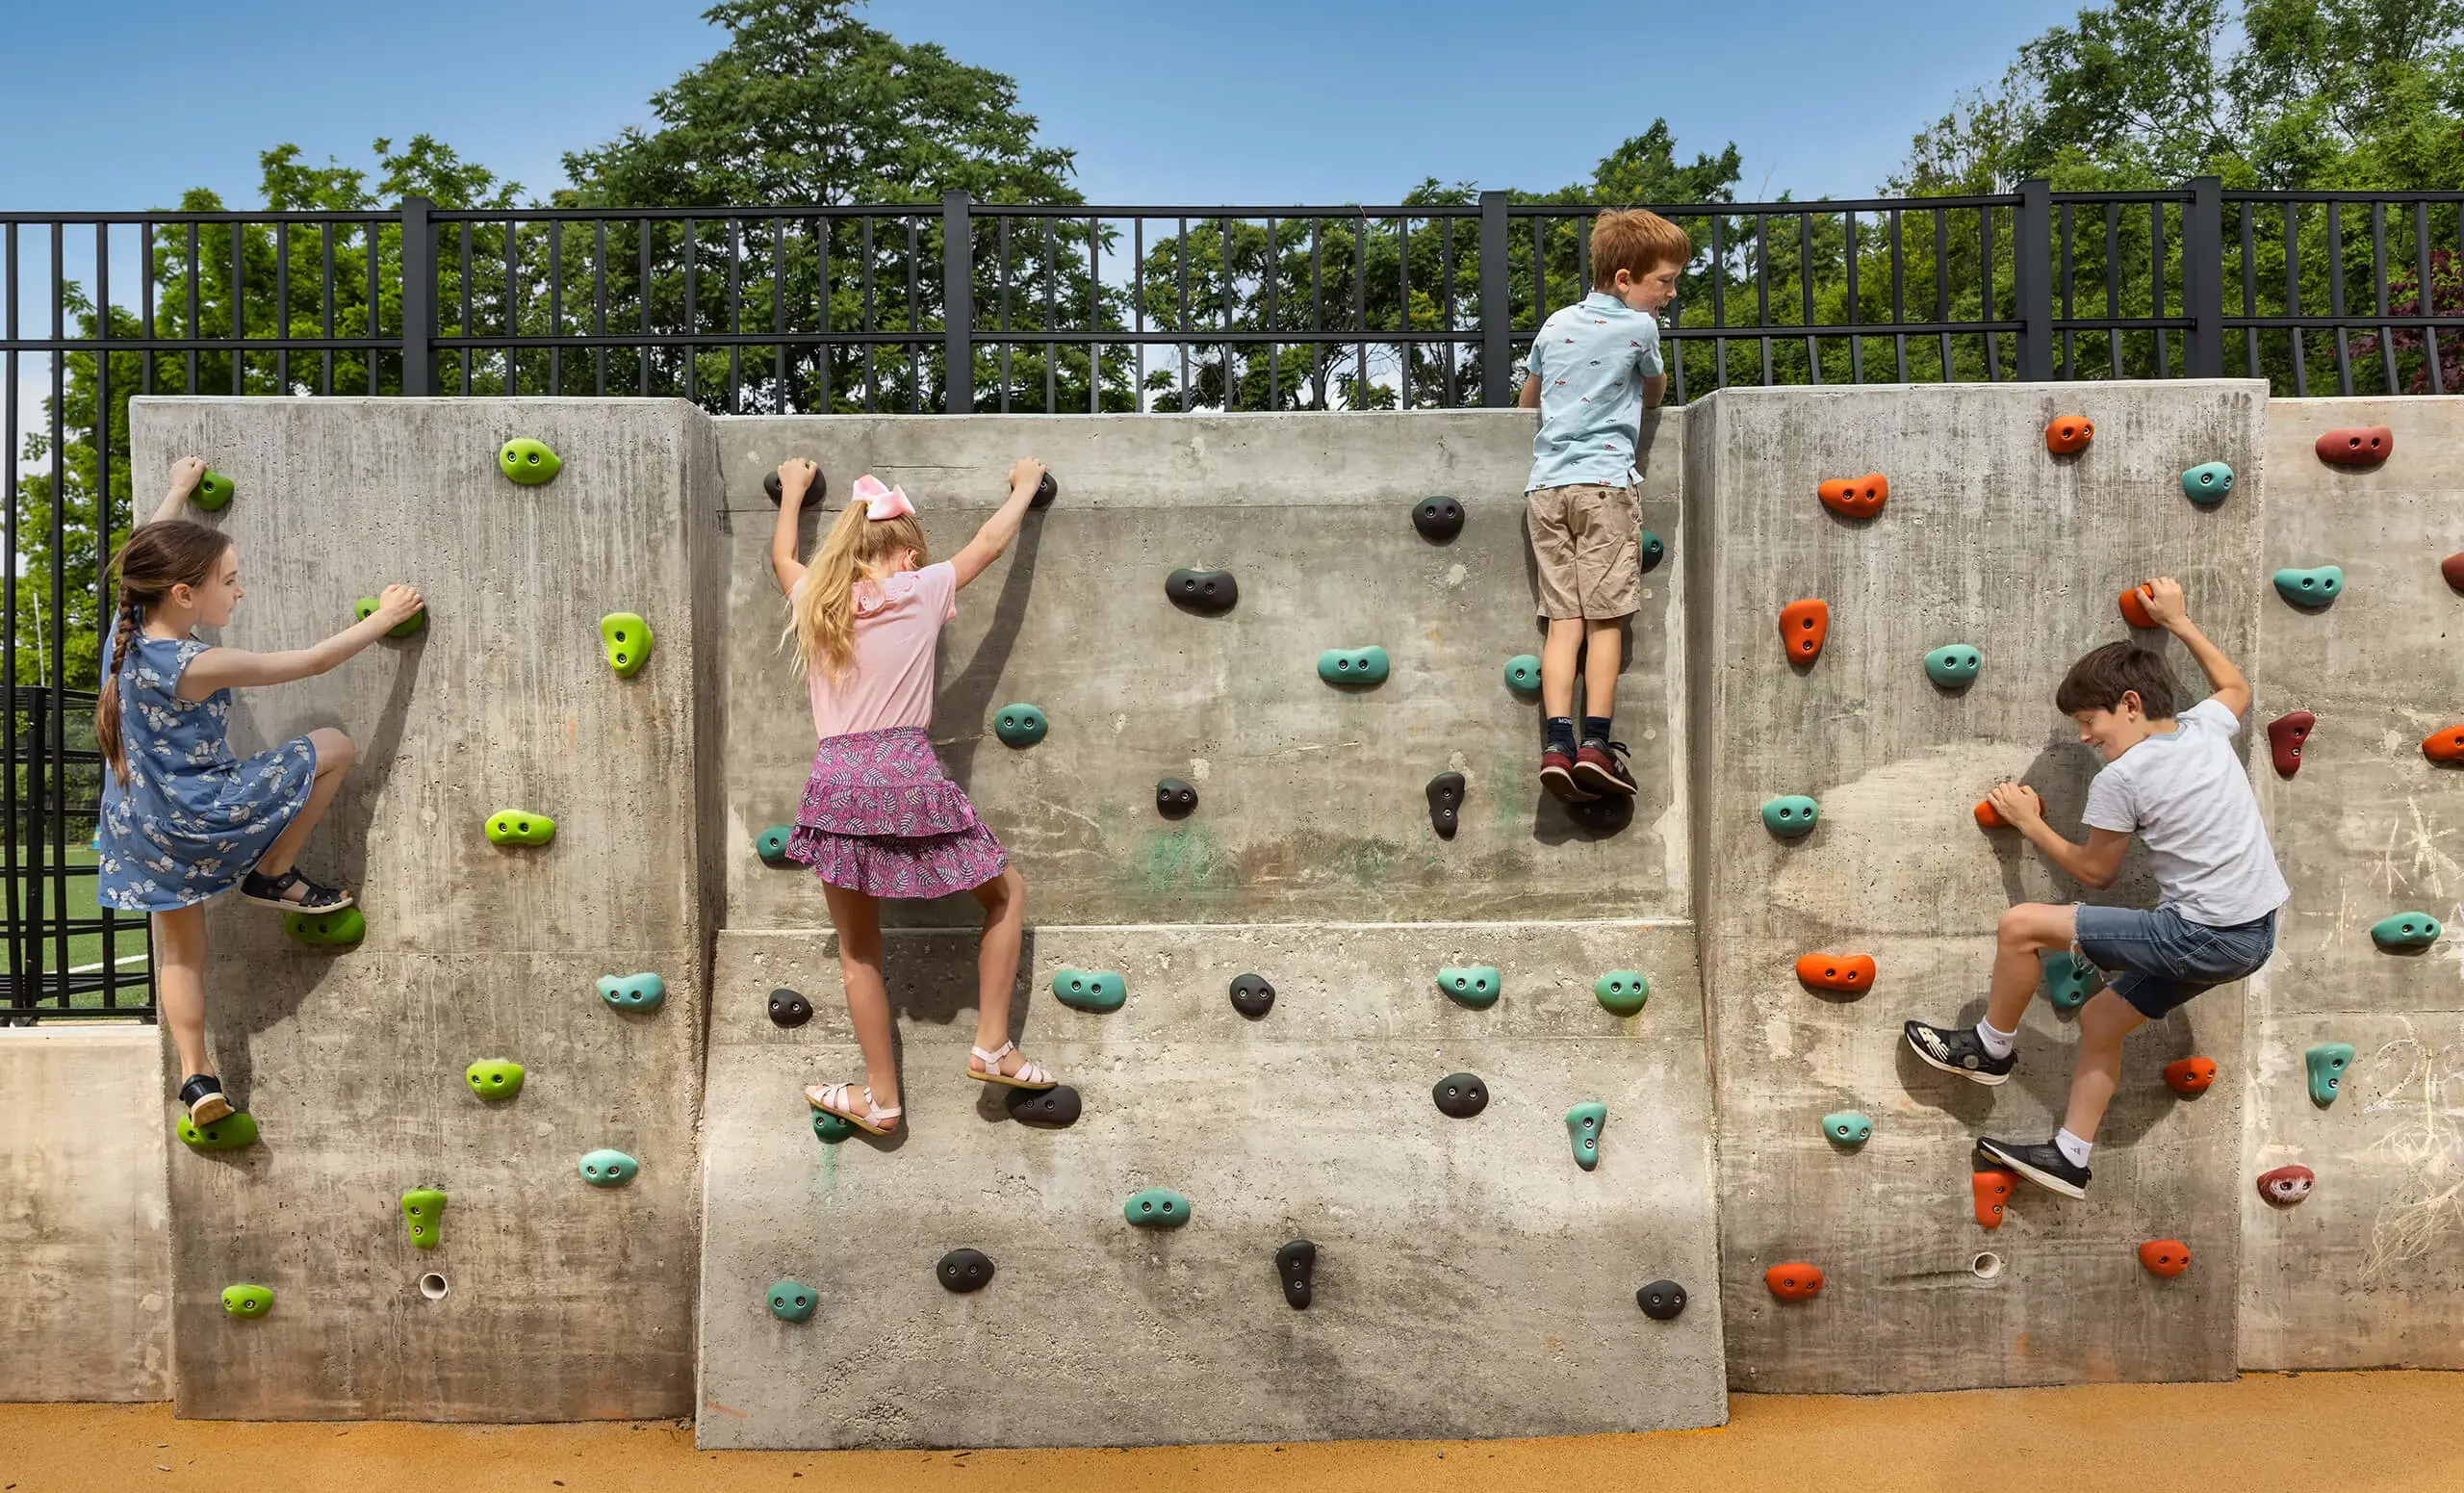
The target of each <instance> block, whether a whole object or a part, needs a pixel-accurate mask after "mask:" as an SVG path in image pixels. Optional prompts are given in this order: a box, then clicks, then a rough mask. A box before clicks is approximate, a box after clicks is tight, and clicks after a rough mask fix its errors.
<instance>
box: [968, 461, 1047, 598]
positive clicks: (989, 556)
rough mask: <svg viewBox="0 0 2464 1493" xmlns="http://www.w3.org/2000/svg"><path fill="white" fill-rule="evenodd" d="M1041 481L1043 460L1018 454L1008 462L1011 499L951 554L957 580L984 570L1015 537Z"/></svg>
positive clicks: (969, 578) (982, 572)
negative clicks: (1012, 460) (963, 546)
mask: <svg viewBox="0 0 2464 1493" xmlns="http://www.w3.org/2000/svg"><path fill="white" fill-rule="evenodd" d="M1042 482H1043V463H1042V462H1040V461H1038V460H1036V459H1035V458H1034V457H1032V456H1021V457H1019V458H1018V459H1017V460H1016V461H1014V462H1013V463H1011V466H1010V499H1009V501H1008V502H1004V503H1003V504H1001V506H1000V507H999V508H997V509H995V510H994V511H993V514H992V517H990V518H988V519H986V520H985V521H984V527H983V528H979V529H977V530H976V531H975V537H974V538H972V539H970V540H968V541H967V542H966V548H964V549H963V550H961V551H959V553H956V554H953V555H951V556H950V569H951V570H953V571H955V572H957V573H958V582H959V584H960V585H961V586H964V585H965V584H966V583H967V582H968V581H970V580H973V579H975V578H976V577H978V576H981V575H983V574H984V569H985V567H986V566H988V565H989V564H991V563H992V562H993V561H994V560H997V559H999V558H1000V557H1001V554H1002V552H1003V551H1005V550H1007V549H1009V548H1010V541H1011V540H1013V539H1015V538H1017V537H1018V526H1019V525H1020V524H1023V523H1025V522H1026V519H1027V505H1028V504H1029V503H1032V502H1035V497H1036V489H1037V487H1039V486H1040V485H1041V484H1042Z"/></svg>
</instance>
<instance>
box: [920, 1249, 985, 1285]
mask: <svg viewBox="0 0 2464 1493" xmlns="http://www.w3.org/2000/svg"><path fill="white" fill-rule="evenodd" d="M933 1274H937V1275H938V1276H940V1277H941V1284H942V1285H943V1286H945V1287H947V1288H949V1289H950V1290H952V1291H956V1292H957V1293H959V1294H960V1295H961V1296H964V1295H965V1294H966V1293H968V1292H969V1291H981V1290H983V1289H984V1288H985V1286H987V1285H988V1284H989V1283H990V1282H991V1279H992V1260H991V1258H990V1257H989V1256H988V1255H987V1254H986V1253H985V1252H984V1251H983V1250H981V1249H952V1250H951V1251H950V1252H949V1253H947V1254H945V1255H942V1256H941V1263H940V1264H938V1265H937V1266H935V1267H933Z"/></svg>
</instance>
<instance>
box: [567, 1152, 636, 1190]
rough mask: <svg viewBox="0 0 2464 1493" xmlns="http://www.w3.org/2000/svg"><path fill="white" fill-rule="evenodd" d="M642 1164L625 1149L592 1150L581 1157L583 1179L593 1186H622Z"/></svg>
mask: <svg viewBox="0 0 2464 1493" xmlns="http://www.w3.org/2000/svg"><path fill="white" fill-rule="evenodd" d="M641 1170H642V1164H641V1163H640V1162H638V1161H635V1160H634V1159H633V1158H632V1157H630V1156H628V1155H626V1154H625V1153H624V1152H623V1151H608V1150H599V1151H592V1152H591V1153H590V1154H589V1155H587V1156H584V1157H583V1158H582V1159H581V1179H582V1180H583V1181H585V1182H588V1183H589V1184H590V1185H591V1186H593V1187H622V1186H624V1185H625V1184H626V1183H628V1182H629V1181H631V1180H632V1179H633V1173H635V1172H637V1171H641Z"/></svg>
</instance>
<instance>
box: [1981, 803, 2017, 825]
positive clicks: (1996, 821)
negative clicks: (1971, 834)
mask: <svg viewBox="0 0 2464 1493" xmlns="http://www.w3.org/2000/svg"><path fill="white" fill-rule="evenodd" d="M1976 822H1977V823H1978V824H1980V825H1982V826H1984V827H1985V828H1986V829H1989V830H2007V829H2009V828H2010V827H2011V821H2010V820H2008V819H2005V818H2003V817H2002V811H2001V810H1999V809H1996V808H1994V807H1993V800H1991V799H1989V798H1980V799H1978V800H1977V801H1976Z"/></svg>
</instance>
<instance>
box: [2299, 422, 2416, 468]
mask: <svg viewBox="0 0 2464 1493" xmlns="http://www.w3.org/2000/svg"><path fill="white" fill-rule="evenodd" d="M2310 449H2311V450H2315V451H2317V452H2318V453H2319V459H2320V460H2321V461H2323V462H2325V463H2327V464H2328V465H2329V466H2333V467H2374V466H2376V465H2378V464H2379V463H2380V462H2382V461H2385V460H2386V459H2387V458H2388V457H2389V456H2390V455H2392V454H2394V452H2395V450H2396V432H2395V431H2393V430H2390V429H2388V428H2387V427H2386V426H2385V425H2340V426H2338V427H2337V428H2335V429H2333V430H2330V431H2328V432H2327V433H2326V434H2324V435H2322V436H2321V437H2319V440H2318V443H2317V444H2316V445H2314V446H2312V447H2311V448H2310Z"/></svg>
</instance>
